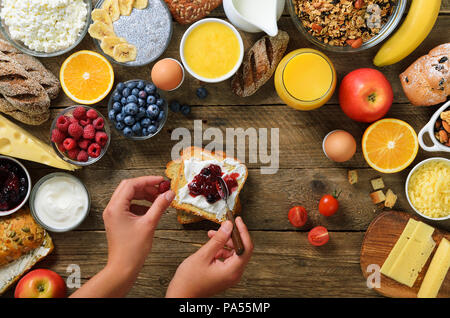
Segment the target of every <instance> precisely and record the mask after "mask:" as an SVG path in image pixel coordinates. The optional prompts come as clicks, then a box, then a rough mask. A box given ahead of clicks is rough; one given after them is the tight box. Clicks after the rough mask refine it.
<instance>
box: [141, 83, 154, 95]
mask: <svg viewBox="0 0 450 318" xmlns="http://www.w3.org/2000/svg"><path fill="white" fill-rule="evenodd" d="M144 90H145V91H146V92H147V94H153V93H154V92H156V86H155V85H154V84H147V85H145V88H144Z"/></svg>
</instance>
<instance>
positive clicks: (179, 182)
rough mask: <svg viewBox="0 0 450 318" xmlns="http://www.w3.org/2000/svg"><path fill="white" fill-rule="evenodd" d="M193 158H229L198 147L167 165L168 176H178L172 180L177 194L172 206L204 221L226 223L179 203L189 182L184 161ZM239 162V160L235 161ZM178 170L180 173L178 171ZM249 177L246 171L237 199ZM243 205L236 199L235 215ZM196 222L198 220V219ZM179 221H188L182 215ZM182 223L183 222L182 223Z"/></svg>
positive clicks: (188, 150) (191, 148) (240, 182)
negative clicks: (185, 173)
mask: <svg viewBox="0 0 450 318" xmlns="http://www.w3.org/2000/svg"><path fill="white" fill-rule="evenodd" d="M191 157H195V158H198V159H200V160H218V161H223V160H224V159H225V158H226V157H227V156H226V154H225V153H223V152H210V151H207V150H205V149H202V148H198V147H189V148H186V149H184V150H183V151H182V153H181V158H180V159H179V160H178V161H171V162H169V163H168V164H167V167H166V175H167V177H169V178H171V177H174V176H177V177H176V178H173V179H172V182H171V189H172V191H174V192H175V193H176V196H175V199H174V200H173V202H172V204H171V206H172V207H174V208H175V209H177V210H179V211H183V212H185V213H187V214H190V215H195V216H199V217H201V218H203V219H207V220H210V221H212V222H215V223H220V222H222V221H224V219H217V218H216V215H215V214H213V213H210V212H208V211H205V210H202V209H200V208H198V207H196V206H193V205H191V204H187V203H180V202H178V193H179V190H180V189H181V188H183V187H184V186H185V185H186V184H187V180H186V178H185V176H184V160H187V159H189V158H191ZM234 160H236V161H238V160H237V159H234ZM177 169H178V172H176V170H177ZM247 176H248V171H247V169H245V176H244V177H243V178H242V179H241V180H240V181H239V184H238V188H237V189H236V191H237V197H238V196H239V193H240V191H241V190H242V188H243V186H244V184H245V181H246V179H247ZM240 209H241V205H240V204H238V199H236V203H235V205H234V208H233V211H232V212H233V214H236V213H237V211H240ZM195 220H198V219H197V218H196V219H195ZM179 221H186V220H185V219H184V216H183V215H180V218H179ZM180 223H181V222H180Z"/></svg>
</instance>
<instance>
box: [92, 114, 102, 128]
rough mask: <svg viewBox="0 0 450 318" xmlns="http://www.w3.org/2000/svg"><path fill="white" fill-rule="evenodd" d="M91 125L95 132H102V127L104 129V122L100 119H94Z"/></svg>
mask: <svg viewBox="0 0 450 318" xmlns="http://www.w3.org/2000/svg"><path fill="white" fill-rule="evenodd" d="M92 124H93V125H94V128H95V129H96V130H102V129H103V127H105V121H104V120H103V118H102V117H99V118H97V119H95V120H94V121H93V122H92Z"/></svg>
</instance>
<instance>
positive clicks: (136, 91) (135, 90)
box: [131, 88, 139, 97]
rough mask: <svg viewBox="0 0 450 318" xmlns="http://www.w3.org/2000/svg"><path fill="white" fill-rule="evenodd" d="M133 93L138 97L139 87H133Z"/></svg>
mask: <svg viewBox="0 0 450 318" xmlns="http://www.w3.org/2000/svg"><path fill="white" fill-rule="evenodd" d="M131 94H133V95H134V96H136V97H138V96H139V89H137V88H133V90H132V91H131Z"/></svg>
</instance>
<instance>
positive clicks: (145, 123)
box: [141, 118, 151, 128]
mask: <svg viewBox="0 0 450 318" xmlns="http://www.w3.org/2000/svg"><path fill="white" fill-rule="evenodd" d="M150 124H151V120H150V119H149V118H144V119H142V120H141V126H142V127H144V128H147V127H148V126H150Z"/></svg>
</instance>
